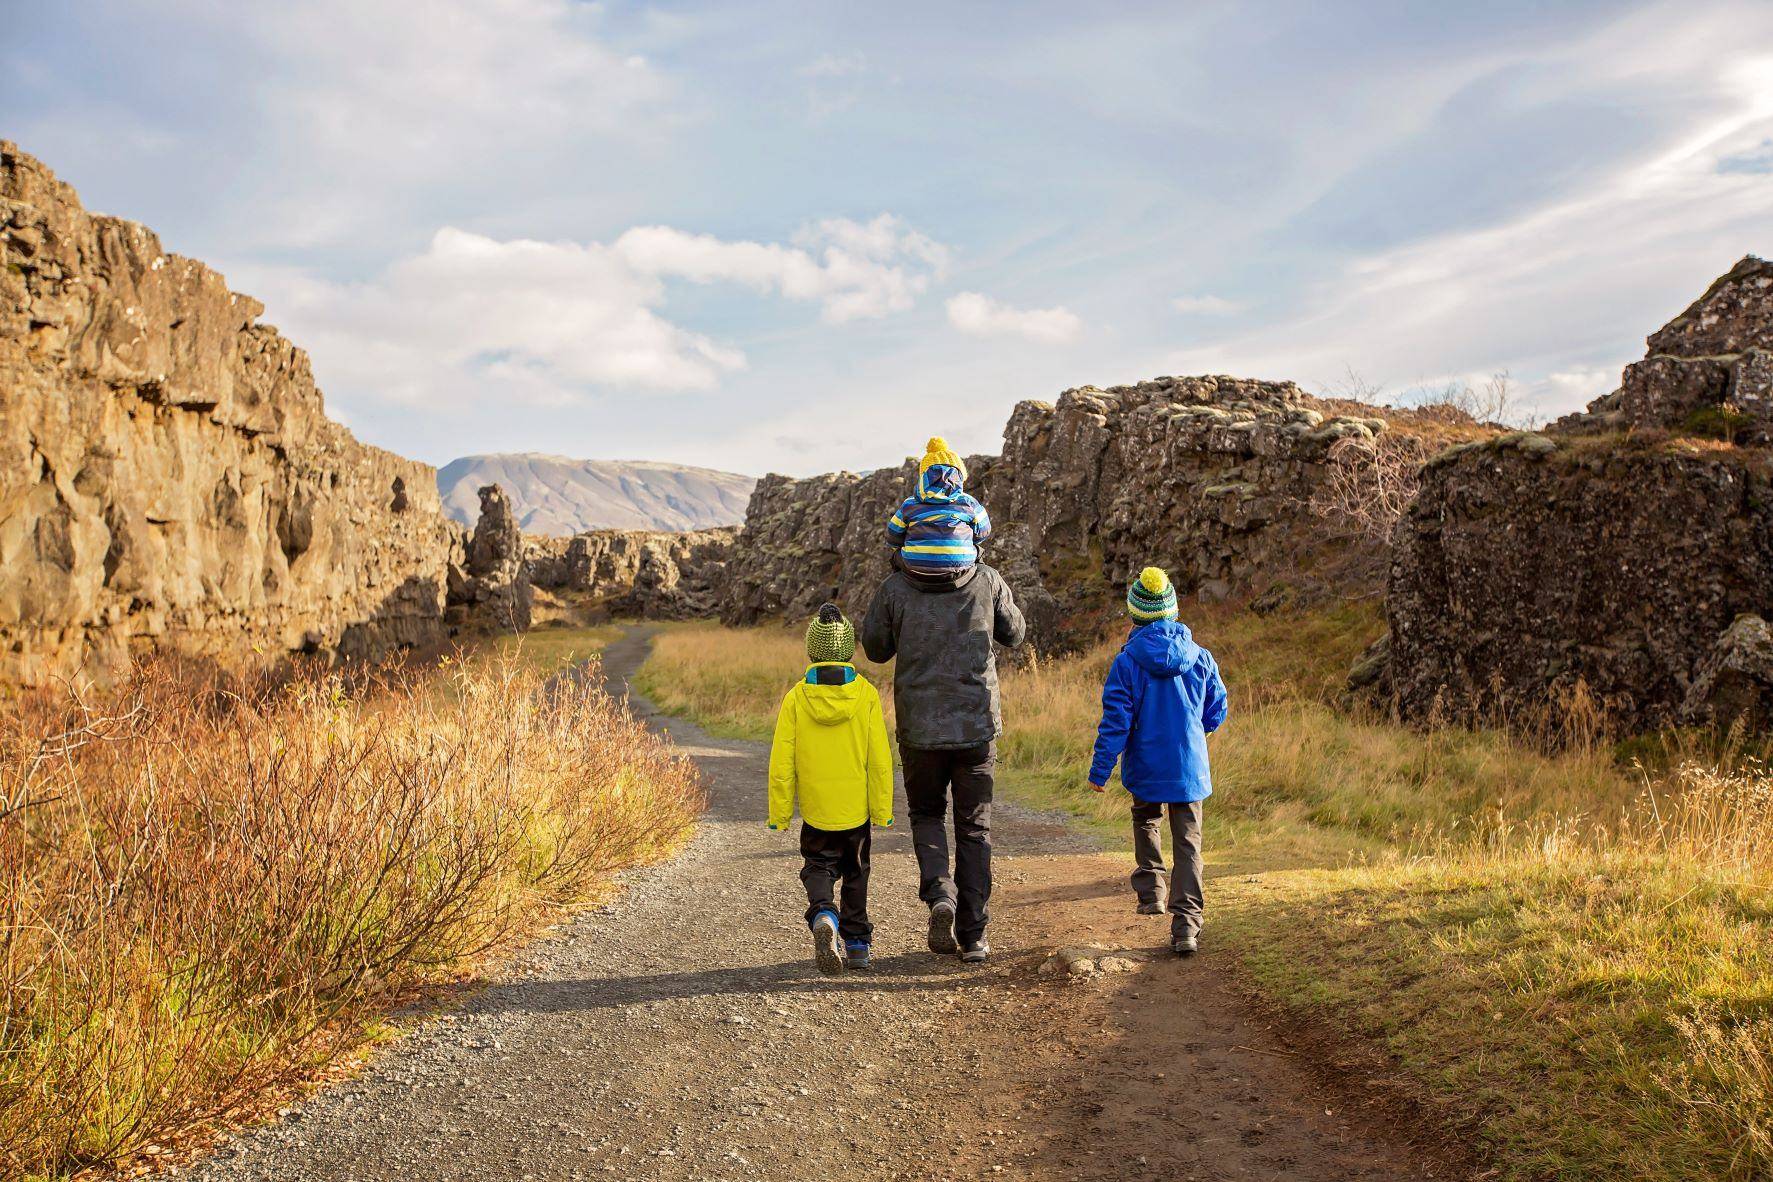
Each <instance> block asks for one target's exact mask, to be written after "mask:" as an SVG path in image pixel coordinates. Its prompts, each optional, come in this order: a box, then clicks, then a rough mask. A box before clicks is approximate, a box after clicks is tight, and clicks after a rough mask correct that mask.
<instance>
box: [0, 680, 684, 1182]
mask: <svg viewBox="0 0 1773 1182" xmlns="http://www.w3.org/2000/svg"><path fill="white" fill-rule="evenodd" d="M439 679H446V680H447V681H448V682H449V689H450V692H438V684H437V683H438V681H439ZM0 799H3V800H4V801H5V802H6V803H4V804H0V812H5V814H6V815H5V816H4V819H0V1176H4V1177H8V1178H12V1177H27V1178H29V1177H55V1176H60V1175H63V1174H66V1173H70V1172H74V1171H77V1170H79V1169H81V1168H83V1167H89V1166H94V1165H99V1164H104V1163H108V1162H114V1161H117V1160H119V1159H122V1158H124V1157H127V1156H128V1155H130V1154H131V1153H133V1152H136V1151H138V1150H140V1149H141V1148H142V1147H143V1146H144V1145H146V1144H148V1143H150V1142H152V1141H155V1140H158V1139H161V1138H164V1137H166V1136H168V1135H174V1134H178V1133H179V1132H180V1131H182V1130H187V1129H190V1128H192V1127H193V1126H197V1125H200V1124H201V1123H202V1122H204V1121H206V1120H207V1119H209V1118H211V1117H212V1116H214V1115H216V1114H218V1113H221V1112H224V1111H226V1110H227V1109H228V1108H229V1107H230V1106H232V1105H234V1104H237V1103H239V1102H241V1101H242V1099H243V1098H245V1097H248V1096H250V1095H252V1094H253V1093H255V1092H257V1091H258V1090H260V1089H262V1088H264V1087H266V1086H267V1085H271V1084H275V1083H277V1082H279V1081H281V1080H285V1079H289V1078H292V1077H295V1076H298V1075H300V1074H302V1073H304V1072H306V1071H310V1070H312V1069H314V1068H315V1067H316V1065H318V1064H319V1063H321V1062H323V1061H325V1060H327V1059H328V1058H330V1057H333V1056H336V1055H337V1054H339V1053H340V1052H341V1051H342V1050H344V1049H347V1048H348V1047H349V1046H350V1045H351V1044H352V1043H353V1042H355V1041H356V1040H358V1039H360V1038H361V1037H362V1036H363V1033H364V1025H365V1023H366V1022H368V1021H370V1020H371V1019H373V1017H374V1016H375V1015H376V1014H378V1013H379V1012H381V1011H382V1009H383V1008H384V1007H385V1006H386V1005H387V1004H388V1003H389V1002H390V1000H391V999H394V998H397V997H399V996H400V995H402V994H403V993H404V992H406V991H409V990H411V989H412V988H413V987H415V986H418V985H421V984H424V983H427V982H433V981H440V980H447V979H450V978H452V977H453V976H455V975H457V974H459V973H460V972H461V971H463V970H464V969H465V968H467V967H469V966H471V965H472V964H473V963H474V962H475V960H476V959H477V958H479V957H481V956H483V955H485V954H487V953H489V952H492V951H496V950H498V949H500V948H502V947H503V946H505V945H506V944H507V943H508V942H509V941H510V940H512V939H513V938H514V937H516V936H518V935H519V934H521V933H524V932H526V931H529V930H532V929H533V928H534V927H535V926H536V925H537V924H538V923H539V922H541V921H542V920H543V919H545V918H546V917H547V916H549V915H552V914H555V913H557V909H558V908H560V907H562V906H565V905H570V904H573V903H575V902H577V901H581V900H584V899H587V898H589V897H592V896H593V895H594V894H595V893H596V892H597V891H599V890H600V889H601V888H602V887H603V886H604V884H606V883H607V882H608V880H609V877H610V875H611V874H612V873H613V872H614V871H616V870H618V869H620V868H622V867H625V866H629V865H632V864H635V863H636V862H639V861H642V860H645V859H649V858H652V857H654V856H656V855H657V854H659V853H660V852H661V851H663V850H665V849H667V848H668V847H670V846H671V845H672V844H673V843H674V842H676V841H677V840H679V839H680V837H681V836H682V835H683V834H684V833H685V832H686V830H687V828H688V826H689V825H690V823H691V820H692V818H693V817H694V816H695V814H696V812H697V810H698V808H699V804H700V795H699V788H698V785H697V782H696V779H695V774H694V771H693V768H692V767H691V765H690V764H689V763H688V761H687V760H684V759H682V758H680V757H678V756H675V755H674V754H672V753H671V752H670V750H669V749H668V748H667V747H665V746H664V745H663V744H662V743H661V742H660V741H658V740H656V739H655V738H653V737H652V736H650V735H649V734H648V733H647V732H646V731H645V730H644V729H643V728H642V727H641V726H640V725H638V724H637V723H636V722H635V721H634V720H633V719H632V718H631V717H630V716H629V715H627V714H626V713H625V712H624V711H623V710H621V709H620V708H619V707H618V706H617V705H616V704H614V703H613V702H612V701H611V700H610V699H609V698H607V697H606V696H605V695H603V694H602V693H600V692H598V691H597V690H594V689H592V688H590V687H589V685H588V684H587V683H585V682H584V680H583V679H568V680H563V681H562V682H560V683H557V684H551V685H546V686H545V685H544V675H543V673H542V672H541V670H540V669H539V668H538V667H537V666H535V665H534V664H531V663H526V662H514V661H503V662H501V661H480V660H475V661H471V662H467V663H448V664H446V666H445V667H444V668H443V669H442V670H440V671H436V670H434V671H430V672H428V673H427V672H414V671H406V672H391V673H388V674H386V675H384V676H381V677H375V678H369V679H365V680H363V681H361V682H360V683H359V684H356V685H348V684H347V683H345V682H343V681H341V680H339V679H338V678H336V677H327V676H313V677H308V678H304V679H300V680H297V681H295V682H294V683H291V684H287V685H283V686H271V685H268V684H256V685H255V684H222V683H217V682H216V681H214V680H212V679H208V678H200V677H197V676H194V675H191V674H188V673H186V672H183V671H180V670H177V669H174V668H172V667H169V666H161V667H158V668H154V669H148V670H144V671H142V672H139V673H138V674H137V675H135V677H134V678H133V679H132V680H130V681H129V682H128V683H126V684H124V685H122V686H120V687H119V688H118V689H117V691H116V692H115V693H114V694H110V695H107V697H106V699H105V700H104V701H103V702H102V703H95V702H85V701H80V700H75V699H72V698H67V697H62V698H56V697H53V696H48V695H44V696H38V697H35V698H27V699H24V700H22V701H20V702H17V703H14V704H12V706H11V707H10V709H9V710H8V712H7V713H6V714H5V715H4V717H0Z"/></svg>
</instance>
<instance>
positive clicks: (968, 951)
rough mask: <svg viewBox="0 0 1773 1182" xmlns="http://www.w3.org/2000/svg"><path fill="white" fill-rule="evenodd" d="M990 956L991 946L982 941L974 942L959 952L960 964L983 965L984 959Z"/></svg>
mask: <svg viewBox="0 0 1773 1182" xmlns="http://www.w3.org/2000/svg"><path fill="white" fill-rule="evenodd" d="M990 955H991V945H990V944H988V943H986V942H985V941H984V940H974V941H973V942H972V943H971V944H968V945H967V946H966V947H965V948H962V949H961V950H960V961H961V963H962V964H984V963H985V958H986V957H988V956H990Z"/></svg>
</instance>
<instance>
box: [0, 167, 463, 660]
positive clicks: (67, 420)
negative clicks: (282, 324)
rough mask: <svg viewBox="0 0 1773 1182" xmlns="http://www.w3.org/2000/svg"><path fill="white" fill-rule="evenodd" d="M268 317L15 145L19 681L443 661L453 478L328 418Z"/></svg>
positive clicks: (13, 437)
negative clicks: (241, 665) (267, 658)
mask: <svg viewBox="0 0 1773 1182" xmlns="http://www.w3.org/2000/svg"><path fill="white" fill-rule="evenodd" d="M262 311H263V309H262V307H261V306H260V305H259V304H258V303H257V302H256V301H254V300H252V299H250V298H248V297H246V296H242V295H237V294H235V293H233V292H230V291H229V290H228V288H227V286H226V285H225V283H224V282H223V280H222V277H221V276H219V275H217V274H216V273H215V272H213V271H211V270H209V269H208V268H206V267H204V266H203V265H202V264H201V263H198V262H195V261H193V260H191V259H186V258H181V257H179V256H177V255H172V254H168V253H166V252H165V251H164V250H163V249H162V248H161V246H160V242H159V240H158V239H157V238H156V237H155V236H154V234H153V233H151V232H150V231H148V230H147V229H144V228H143V227H141V226H139V225H136V224H135V223H133V222H128V221H124V220H122V219H119V218H111V217H103V216H98V215H94V214H91V213H88V212H87V211H86V210H84V209H83V208H81V205H80V202H79V199H78V198H77V197H76V196H75V194H74V191H73V190H72V189H71V188H69V187H68V186H67V185H65V184H63V183H61V182H60V181H58V180H57V179H56V178H55V177H54V176H53V175H52V174H51V173H50V172H49V170H48V169H46V168H45V167H43V166H42V165H41V164H40V163H38V162H37V161H36V160H35V159H33V158H32V157H30V156H28V155H26V154H24V153H23V152H21V151H20V150H19V149H18V148H17V147H16V146H15V145H13V144H11V143H0V680H4V681H8V682H25V683H35V682H41V681H43V680H45V679H48V678H50V677H53V676H56V675H59V674H65V673H68V672H72V671H74V670H76V669H79V668H82V667H100V666H106V665H111V664H114V663H116V662H118V661H120V660H122V659H124V658H126V657H127V656H128V655H130V654H131V653H132V652H135V651H137V650H142V649H149V648H171V649H176V650H179V651H184V652H189V653H195V654H201V655H207V656H213V657H216V658H221V659H237V658H245V657H250V656H253V655H258V654H272V655H274V654H279V653H283V652H287V651H292V650H307V651H315V652H326V653H332V654H339V655H346V656H374V655H377V654H380V653H384V652H387V651H388V650H390V649H393V648H398V647H403V646H413V645H424V644H429V643H432V642H434V641H436V640H439V639H441V637H442V616H443V604H444V594H445V583H446V572H447V568H448V566H449V564H450V562H451V561H452V559H453V558H454V557H455V556H456V552H455V541H454V538H455V535H454V534H453V533H452V530H451V527H450V526H449V524H448V523H446V522H445V520H444V519H443V517H442V515H441V513H440V511H439V505H438V497H437V490H436V483H435V473H434V472H433V470H432V469H431V468H430V467H429V466H427V465H424V464H419V463H414V462H412V461H409V460H404V459H401V458H400V457H399V456H395V455H392V454H390V453H388V452H384V451H380V450H378V449H376V448H372V447H367V446H365V445H363V444H361V443H359V442H357V441H356V440H355V439H354V438H353V437H352V436H351V433H350V432H349V431H347V430H345V429H344V428H343V427H341V426H339V425H338V424H337V423H335V422H332V421H331V420H329V419H328V418H327V417H326V415H325V413H324V410H323V407H322V402H321V395H320V392H319V391H318V390H317V389H316V388H315V386H314V381H313V378H312V375H311V374H310V372H309V368H308V359H307V356H306V355H305V354H304V353H303V352H302V351H301V350H300V349H297V348H296V347H295V346H294V345H292V344H290V343H289V342H288V341H286V340H285V339H283V337H282V336H280V335H279V334H278V333H277V331H276V330H275V329H274V328H271V327H270V326H268V325H263V324H260V323H258V317H259V315H260V313H261V312H262Z"/></svg>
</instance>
